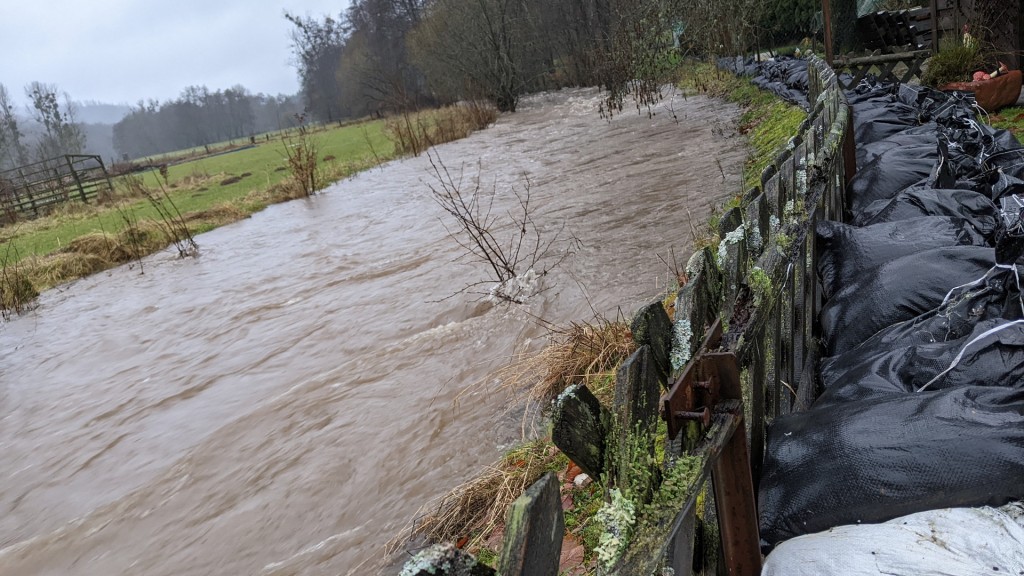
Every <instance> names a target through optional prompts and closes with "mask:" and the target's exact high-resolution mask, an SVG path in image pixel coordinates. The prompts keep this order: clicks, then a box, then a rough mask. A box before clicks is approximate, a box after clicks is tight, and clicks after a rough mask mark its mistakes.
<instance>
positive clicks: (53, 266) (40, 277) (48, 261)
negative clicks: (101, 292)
mask: <svg viewBox="0 0 1024 576" xmlns="http://www.w3.org/2000/svg"><path fill="white" fill-rule="evenodd" d="M19 265H20V266H22V268H23V272H24V274H25V276H26V277H27V278H28V279H29V281H30V282H32V285H33V286H35V287H36V289H37V290H39V291H40V292H41V291H43V290H46V289H47V288H52V287H53V286H57V285H60V284H63V283H65V282H69V281H71V280H75V279H77V278H82V277H84V276H88V275H90V274H94V273H96V272H99V271H101V270H104V269H106V268H109V265H108V264H107V263H106V262H105V261H104V260H103V259H102V258H100V257H99V256H96V255H93V254H82V253H78V252H55V253H53V254H49V255H47V256H44V257H39V256H32V257H29V258H26V259H25V260H22V261H21V262H20V263H19Z"/></svg>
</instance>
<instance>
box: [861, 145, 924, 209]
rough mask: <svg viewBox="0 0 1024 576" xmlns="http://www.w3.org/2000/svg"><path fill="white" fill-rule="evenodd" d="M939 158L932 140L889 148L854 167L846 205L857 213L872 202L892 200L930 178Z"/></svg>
mask: <svg viewBox="0 0 1024 576" xmlns="http://www.w3.org/2000/svg"><path fill="white" fill-rule="evenodd" d="M938 157H939V156H938V151H937V148H936V142H935V139H931V141H928V139H927V138H922V141H921V142H919V143H917V144H912V143H907V144H904V145H902V146H896V147H893V148H889V149H888V150H886V151H884V152H882V153H881V154H879V155H878V156H877V157H876V158H875V159H874V160H871V161H869V162H867V163H866V164H865V165H864V166H863V167H861V168H859V169H858V170H857V173H856V174H855V175H854V176H853V178H852V179H851V180H850V183H849V185H848V186H847V189H846V197H847V206H849V208H850V210H851V211H852V212H853V214H858V213H859V212H861V211H862V210H863V209H864V208H866V207H867V206H868V205H869V204H871V203H872V202H875V201H877V200H889V199H892V198H893V197H895V196H896V195H897V194H898V193H899V192H900V191H901V190H903V189H905V188H908V187H910V186H913V185H914V184H917V183H919V182H921V181H922V180H924V179H926V178H928V177H930V176H931V174H932V171H933V170H934V168H935V165H936V161H937V160H938Z"/></svg>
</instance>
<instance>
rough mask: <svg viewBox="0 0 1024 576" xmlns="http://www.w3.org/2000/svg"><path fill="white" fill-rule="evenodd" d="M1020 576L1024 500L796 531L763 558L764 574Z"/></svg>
mask: <svg viewBox="0 0 1024 576" xmlns="http://www.w3.org/2000/svg"><path fill="white" fill-rule="evenodd" d="M883 574H884V575H886V576H965V575H979V576H980V575H982V574H1009V575H1018V574H1024V505H1021V504H1019V503H1014V504H1009V505H1006V506H1003V507H1001V508H991V507H988V506H985V507H981V508H944V509H940V510H931V511H928V512H919V513H917V514H911V515H909V516H904V517H902V518H896V519H894V520H890V521H889V522H886V523H884V524H861V525H852V526H840V527H837V528H832V529H830V530H828V531H827V532H822V533H820V534H810V535H807V536H800V537H799V538H794V539H792V540H790V541H788V542H785V543H783V544H781V545H779V547H778V548H776V549H775V551H774V552H772V553H771V554H769V555H768V558H767V559H766V560H765V563H764V567H763V569H762V571H761V575H762V576H881V575H883Z"/></svg>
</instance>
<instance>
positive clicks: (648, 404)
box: [608, 345, 661, 501]
mask: <svg viewBox="0 0 1024 576" xmlns="http://www.w3.org/2000/svg"><path fill="white" fill-rule="evenodd" d="M660 399H661V384H660V383H659V382H658V374H657V368H656V367H655V366H654V359H653V355H652V353H651V348H650V346H646V345H645V346H642V347H640V348H639V349H638V350H637V351H636V352H634V353H633V354H632V355H631V356H630V357H629V358H628V359H627V360H626V361H625V362H623V363H622V366H620V367H619V370H618V372H617V373H616V375H615V400H614V404H613V412H614V415H613V418H614V419H615V423H616V425H615V430H614V434H615V438H614V439H613V440H614V442H615V450H614V453H613V454H609V455H608V456H609V458H610V459H613V462H611V466H610V468H611V471H612V475H613V477H614V485H615V487H617V488H619V489H620V490H622V491H628V492H629V493H631V494H633V495H634V497H636V498H638V499H639V500H642V501H646V500H647V498H648V497H649V496H650V494H651V491H652V490H653V488H654V486H656V485H657V483H658V481H659V478H658V471H657V470H656V469H654V468H653V467H652V466H653V458H651V457H653V455H654V452H655V446H654V433H655V430H656V429H657V424H658V404H659V400H660Z"/></svg>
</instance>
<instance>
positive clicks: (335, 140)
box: [0, 120, 395, 262]
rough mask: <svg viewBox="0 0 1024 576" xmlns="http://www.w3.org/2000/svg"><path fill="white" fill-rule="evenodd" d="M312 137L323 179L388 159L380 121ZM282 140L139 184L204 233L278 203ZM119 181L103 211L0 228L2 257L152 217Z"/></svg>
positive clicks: (39, 252)
mask: <svg viewBox="0 0 1024 576" xmlns="http://www.w3.org/2000/svg"><path fill="white" fill-rule="evenodd" d="M312 137H313V139H314V140H315V142H316V144H317V147H318V154H317V156H318V157H319V159H320V160H321V161H322V162H321V165H322V168H323V170H324V174H325V176H326V177H327V178H328V179H329V180H337V179H341V178H344V177H346V176H349V175H351V174H352V173H354V172H357V171H359V170H362V169H365V168H367V167H370V166H372V165H374V164H375V163H377V162H378V161H384V160H389V159H391V158H394V157H395V150H394V145H393V144H392V142H391V141H390V140H388V138H387V136H386V135H385V132H384V121H382V120H375V121H370V122H365V123H362V124H355V125H348V126H344V127H341V128H328V129H324V130H321V131H318V132H315V133H314V134H313V136H312ZM287 143H288V141H286V140H284V141H283V140H280V139H277V140H273V139H272V140H271V141H270V142H265V141H264V142H259V143H258V144H257V145H256V146H255V147H253V148H247V149H242V150H237V151H233V152H228V153H222V154H217V155H213V156H210V157H206V158H200V159H197V160H192V161H189V162H184V163H181V164H176V165H173V166H170V167H169V169H168V179H167V182H166V183H165V182H164V181H163V178H161V176H160V174H159V173H158V172H157V171H156V170H150V171H147V172H145V173H144V174H143V182H144V183H145V185H146V186H147V187H149V188H151V189H153V190H156V191H160V190H163V191H166V192H167V195H168V196H169V197H170V199H171V201H172V202H173V203H174V206H176V207H177V209H178V210H179V211H180V212H181V214H182V216H183V217H185V218H186V220H188V222H189V228H190V229H191V230H192V231H193V233H199V232H204V231H206V230H209V229H211V228H214V227H216V226H219V225H223V224H225V223H227V222H229V221H232V220H237V219H239V218H241V217H244V216H247V215H249V214H252V213H253V212H257V211H259V210H262V209H263V208H265V207H266V206H267V204H269V203H272V202H274V201H277V200H281V199H283V198H277V197H275V196H274V195H273V193H272V190H273V188H274V186H275V185H278V184H280V183H282V182H283V181H284V180H285V179H286V178H288V177H289V171H288V170H287V158H286V154H285V146H286V145H287ZM325 158H326V159H327V160H326V161H324V159H325ZM124 184H125V183H124V179H123V178H117V179H115V180H114V185H115V188H116V189H117V193H118V195H119V196H120V197H121V198H122V199H121V201H120V202H113V203H107V204H105V205H103V206H95V205H81V204H68V205H65V206H64V207H63V209H62V211H61V212H59V213H56V214H53V215H51V216H49V217H46V218H41V219H38V220H32V221H26V222H24V223H19V224H16V225H13V226H7V227H4V228H2V229H0V240H2V241H3V242H4V245H3V246H0V251H2V253H6V254H7V255H8V256H7V259H8V262H11V261H18V260H21V259H24V258H28V257H31V256H44V255H47V254H50V253H51V252H53V251H55V250H59V249H61V248H62V247H64V246H66V245H67V244H68V242H70V241H71V240H72V239H74V238H76V237H79V236H82V235H85V234H89V233H92V232H107V233H117V232H118V231H120V230H121V229H123V228H124V227H125V226H126V218H125V216H126V215H127V216H128V217H129V218H131V219H137V220H147V219H152V220H156V219H158V214H157V211H156V209H155V208H154V207H153V206H152V205H151V203H150V202H149V201H147V200H145V199H141V198H134V199H130V198H125V196H126V192H125V190H124V188H125V186H124ZM115 200H117V198H115Z"/></svg>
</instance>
